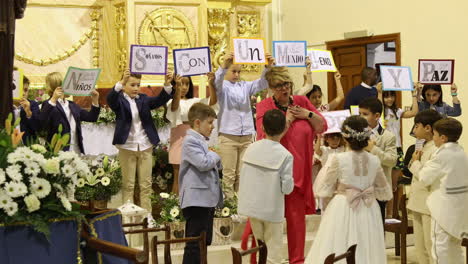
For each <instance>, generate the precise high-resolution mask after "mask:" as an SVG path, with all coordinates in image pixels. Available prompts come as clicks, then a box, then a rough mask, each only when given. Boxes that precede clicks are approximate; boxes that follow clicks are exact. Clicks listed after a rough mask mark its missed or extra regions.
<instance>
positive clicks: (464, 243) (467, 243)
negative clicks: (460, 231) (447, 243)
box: [462, 237, 468, 264]
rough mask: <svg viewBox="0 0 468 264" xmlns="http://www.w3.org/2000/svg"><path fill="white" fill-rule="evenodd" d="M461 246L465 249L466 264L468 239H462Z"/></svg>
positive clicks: (467, 261) (467, 263)
mask: <svg viewBox="0 0 468 264" xmlns="http://www.w3.org/2000/svg"><path fill="white" fill-rule="evenodd" d="M462 246H464V247H465V248H466V264H468V238H466V237H465V238H463V240H462Z"/></svg>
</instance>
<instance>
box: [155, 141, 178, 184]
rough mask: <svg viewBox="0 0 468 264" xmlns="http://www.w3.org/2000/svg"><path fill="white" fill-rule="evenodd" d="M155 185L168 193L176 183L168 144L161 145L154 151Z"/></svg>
mask: <svg viewBox="0 0 468 264" xmlns="http://www.w3.org/2000/svg"><path fill="white" fill-rule="evenodd" d="M153 164H154V165H153V171H152V175H153V183H156V185H157V187H158V188H159V189H160V190H161V191H168V188H170V187H171V186H172V183H173V181H174V176H173V173H174V171H173V168H172V166H171V164H169V152H168V146H167V144H159V145H158V146H157V147H156V148H154V150H153Z"/></svg>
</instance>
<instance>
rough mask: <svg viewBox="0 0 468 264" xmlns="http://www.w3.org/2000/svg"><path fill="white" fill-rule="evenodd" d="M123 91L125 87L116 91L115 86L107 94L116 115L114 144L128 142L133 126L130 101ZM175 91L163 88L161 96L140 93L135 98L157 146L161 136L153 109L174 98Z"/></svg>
mask: <svg viewBox="0 0 468 264" xmlns="http://www.w3.org/2000/svg"><path fill="white" fill-rule="evenodd" d="M123 93H124V92H123V89H122V90H121V91H119V92H116V91H115V87H114V88H112V90H111V91H110V92H109V94H108V95H107V104H108V105H109V107H110V108H111V109H112V111H114V113H115V115H116V122H115V132H114V139H113V140H112V144H114V145H120V144H125V142H127V139H128V135H129V133H130V128H131V126H132V111H131V110H130V103H129V102H128V101H127V99H125V97H124V95H123ZM173 93H174V90H172V93H171V94H168V93H167V92H166V90H164V89H163V90H162V91H161V93H160V94H159V96H154V97H152V96H147V95H146V94H139V95H138V97H137V98H135V102H136V105H137V107H138V112H139V114H140V120H141V125H142V126H143V129H144V130H145V132H146V135H147V136H148V139H149V141H150V142H151V144H153V145H155V146H156V145H157V144H158V143H159V136H158V131H157V130H156V127H155V126H154V122H153V118H152V117H151V110H153V109H156V108H158V107H160V106H162V105H165V104H166V103H167V102H168V101H169V100H170V99H171V98H172V94H173Z"/></svg>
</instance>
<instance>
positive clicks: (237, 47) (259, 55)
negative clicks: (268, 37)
mask: <svg viewBox="0 0 468 264" xmlns="http://www.w3.org/2000/svg"><path fill="white" fill-rule="evenodd" d="M232 41H233V47H234V64H266V63H267V62H266V58H265V40H263V39H254V38H233V39H232Z"/></svg>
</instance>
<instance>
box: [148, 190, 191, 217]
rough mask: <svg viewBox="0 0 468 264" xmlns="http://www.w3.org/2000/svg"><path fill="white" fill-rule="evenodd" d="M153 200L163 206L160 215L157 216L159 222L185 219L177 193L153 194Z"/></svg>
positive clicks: (157, 204)
mask: <svg viewBox="0 0 468 264" xmlns="http://www.w3.org/2000/svg"><path fill="white" fill-rule="evenodd" d="M151 202H152V203H154V204H155V205H156V206H158V207H159V208H161V213H160V214H159V216H160V217H158V218H156V219H155V221H156V223H157V224H160V225H161V224H164V223H170V222H183V221H185V219H184V217H183V215H182V210H181V209H180V206H179V198H178V197H177V195H175V194H173V193H171V194H169V193H165V192H162V193H160V194H153V195H152V196H151Z"/></svg>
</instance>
